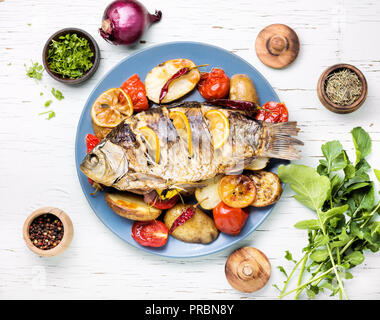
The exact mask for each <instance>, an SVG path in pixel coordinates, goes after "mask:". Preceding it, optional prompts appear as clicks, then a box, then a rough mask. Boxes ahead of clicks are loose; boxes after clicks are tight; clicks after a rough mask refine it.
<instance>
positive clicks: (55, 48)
mask: <svg viewBox="0 0 380 320" xmlns="http://www.w3.org/2000/svg"><path fill="white" fill-rule="evenodd" d="M93 56H94V53H93V52H92V50H91V48H90V44H89V42H88V41H87V39H85V38H83V37H78V35H77V34H76V33H72V34H70V33H68V34H66V35H65V36H60V37H59V39H58V40H52V43H51V44H50V48H49V52H48V57H47V60H48V64H49V68H50V69H51V70H52V71H54V72H56V73H58V74H60V75H62V76H63V77H64V78H70V79H76V78H80V77H81V76H83V74H84V73H85V72H86V71H88V70H89V69H90V68H91V67H92V65H93V63H92V57H93Z"/></svg>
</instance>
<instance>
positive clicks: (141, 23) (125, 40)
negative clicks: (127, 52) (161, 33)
mask: <svg viewBox="0 0 380 320" xmlns="http://www.w3.org/2000/svg"><path fill="white" fill-rule="evenodd" d="M161 17H162V12H161V11H157V10H156V12H155V14H150V13H149V12H148V11H147V10H146V8H145V7H144V6H143V5H142V4H141V3H139V2H138V1H135V0H117V1H114V2H112V3H110V4H109V5H108V6H107V8H106V9H105V11H104V14H103V19H102V26H101V28H100V29H99V32H100V35H101V36H102V37H103V38H104V39H105V40H106V41H107V42H110V43H113V44H115V45H131V44H134V43H136V42H137V41H138V40H139V39H140V38H141V37H142V35H143V34H144V32H145V31H146V29H147V28H148V27H149V26H150V25H151V24H152V23H155V22H158V21H160V20H161Z"/></svg>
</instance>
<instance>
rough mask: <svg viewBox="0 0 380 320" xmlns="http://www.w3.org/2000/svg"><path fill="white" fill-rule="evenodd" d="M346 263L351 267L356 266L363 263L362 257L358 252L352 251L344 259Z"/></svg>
mask: <svg viewBox="0 0 380 320" xmlns="http://www.w3.org/2000/svg"><path fill="white" fill-rule="evenodd" d="M344 260H345V261H346V262H349V263H350V264H351V265H353V266H357V265H359V264H361V263H362V262H363V261H364V255H363V253H361V252H360V251H354V252H352V253H350V254H349V255H347V256H345V257H344Z"/></svg>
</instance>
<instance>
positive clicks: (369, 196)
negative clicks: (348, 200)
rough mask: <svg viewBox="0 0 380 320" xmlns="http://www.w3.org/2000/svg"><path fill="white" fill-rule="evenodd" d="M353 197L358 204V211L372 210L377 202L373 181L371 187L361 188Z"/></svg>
mask: <svg viewBox="0 0 380 320" xmlns="http://www.w3.org/2000/svg"><path fill="white" fill-rule="evenodd" d="M353 199H354V201H355V204H356V209H355V211H356V212H359V211H361V210H368V211H369V210H371V209H372V208H373V205H374V202H375V188H374V185H373V183H371V185H370V187H369V189H368V188H364V189H359V190H356V191H355V192H354V194H353Z"/></svg>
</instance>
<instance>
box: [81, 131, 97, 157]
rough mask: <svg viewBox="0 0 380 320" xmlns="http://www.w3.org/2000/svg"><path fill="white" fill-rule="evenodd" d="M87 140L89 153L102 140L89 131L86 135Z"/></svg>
mask: <svg viewBox="0 0 380 320" xmlns="http://www.w3.org/2000/svg"><path fill="white" fill-rule="evenodd" d="M85 140H86V144H87V153H89V152H90V151H91V150H92V149H94V148H95V147H96V145H97V144H98V143H99V142H100V139H99V138H98V137H97V136H95V135H93V134H91V133H89V134H88V135H87V136H86V138H85Z"/></svg>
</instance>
